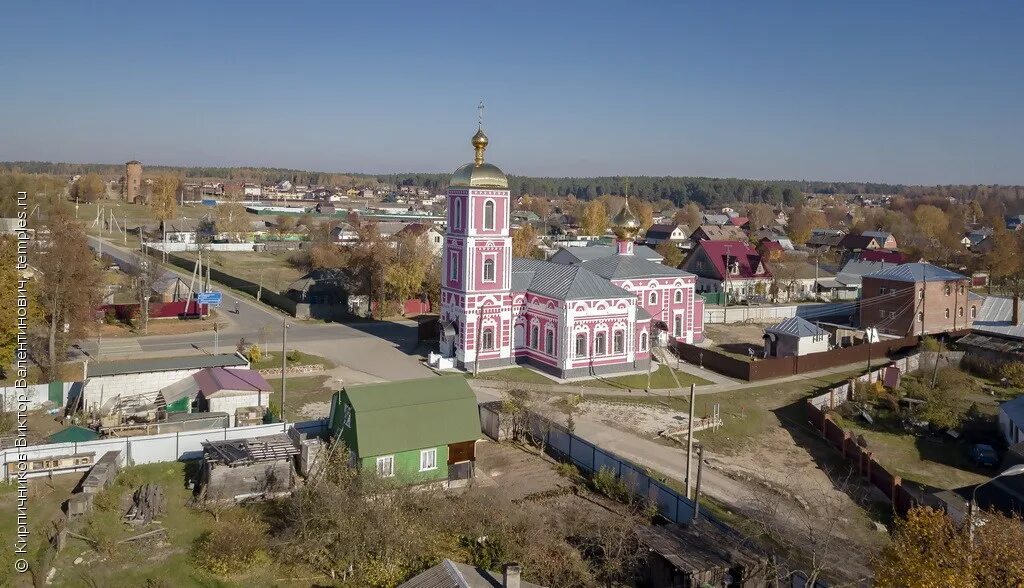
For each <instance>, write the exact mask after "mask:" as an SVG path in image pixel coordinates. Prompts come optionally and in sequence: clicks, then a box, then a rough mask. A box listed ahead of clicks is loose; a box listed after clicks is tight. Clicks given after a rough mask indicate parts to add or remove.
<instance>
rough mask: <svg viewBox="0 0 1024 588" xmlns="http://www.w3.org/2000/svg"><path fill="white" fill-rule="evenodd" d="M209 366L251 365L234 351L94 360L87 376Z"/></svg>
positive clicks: (89, 365)
mask: <svg viewBox="0 0 1024 588" xmlns="http://www.w3.org/2000/svg"><path fill="white" fill-rule="evenodd" d="M208 367H246V368H247V367H249V361H248V360H246V359H245V358H244V357H242V356H240V355H237V354H234V353H221V354H219V355H190V356H187V357H158V358H154V359H131V360H119V361H92V362H89V364H88V365H87V366H86V377H88V378H95V377H99V376H116V375H120V374H143V373H146V372H168V371H172V370H193V369H194V370H201V369H203V368H208Z"/></svg>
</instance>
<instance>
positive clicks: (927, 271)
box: [864, 262, 967, 282]
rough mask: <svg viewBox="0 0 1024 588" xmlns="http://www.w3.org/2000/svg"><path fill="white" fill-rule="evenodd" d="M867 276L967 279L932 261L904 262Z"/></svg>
mask: <svg viewBox="0 0 1024 588" xmlns="http://www.w3.org/2000/svg"><path fill="white" fill-rule="evenodd" d="M864 277H866V278H878V279H880V280H892V281H897V282H945V281H947V280H966V279H967V277H966V276H962V275H960V274H958V273H956V272H952V271H949V270H948V269H946V268H942V267H939V266H937V265H932V264H930V263H922V262H918V263H904V264H901V265H897V266H893V267H889V268H886V269H884V270H881V271H877V272H873V273H870V274H867V275H865V276H864Z"/></svg>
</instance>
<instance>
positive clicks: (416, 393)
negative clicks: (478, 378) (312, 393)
mask: <svg viewBox="0 0 1024 588" xmlns="http://www.w3.org/2000/svg"><path fill="white" fill-rule="evenodd" d="M330 427H331V435H332V436H333V437H334V438H335V439H340V440H341V441H343V442H344V443H345V445H346V446H347V447H348V448H349V450H350V451H352V455H353V461H354V463H358V464H359V466H360V467H362V468H366V469H368V470H369V471H376V472H377V474H378V475H380V476H382V477H394V478H396V479H398V480H400V481H402V482H404V483H409V484H420V483H426V482H438V481H446V482H449V483H452V482H457V481H463V480H468V479H470V478H472V477H473V471H474V463H475V461H476V441H477V439H479V438H480V415H479V412H478V409H477V404H476V396H475V395H474V394H473V391H472V390H471V389H470V387H469V384H468V383H467V382H466V378H465V377H463V376H461V375H454V376H441V377H430V378H422V379H418V380H405V381H401V382H383V383H379V384H364V385H361V386H348V387H346V388H344V389H343V390H341V391H339V392H335V393H334V398H333V399H332V402H331V421H330Z"/></svg>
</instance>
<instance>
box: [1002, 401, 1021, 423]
mask: <svg viewBox="0 0 1024 588" xmlns="http://www.w3.org/2000/svg"><path fill="white" fill-rule="evenodd" d="M999 412H1001V413H1004V414H1006V416H1008V417H1009V418H1010V420H1011V421H1013V422H1014V423H1015V424H1016V425H1017V426H1018V427H1024V396H1018V397H1016V398H1014V399H1013V400H1007V401H1006V402H1004V403H1002V404H1000V405H999Z"/></svg>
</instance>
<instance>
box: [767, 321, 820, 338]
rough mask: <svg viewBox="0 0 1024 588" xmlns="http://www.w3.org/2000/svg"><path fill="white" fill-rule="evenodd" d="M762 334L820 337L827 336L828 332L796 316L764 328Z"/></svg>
mask: <svg viewBox="0 0 1024 588" xmlns="http://www.w3.org/2000/svg"><path fill="white" fill-rule="evenodd" d="M764 332H765V333H776V334H779V335H789V336H791V337H820V336H822V335H828V331H826V330H825V329H822V328H821V327H818V326H816V325H813V324H811V323H809V322H807V320H805V319H802V318H800V317H798V316H794V317H792V318H788V319H786V320H784V321H782V322H781V323H778V324H774V325H772V326H770V327H768V328H766V329H765V330H764Z"/></svg>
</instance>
